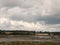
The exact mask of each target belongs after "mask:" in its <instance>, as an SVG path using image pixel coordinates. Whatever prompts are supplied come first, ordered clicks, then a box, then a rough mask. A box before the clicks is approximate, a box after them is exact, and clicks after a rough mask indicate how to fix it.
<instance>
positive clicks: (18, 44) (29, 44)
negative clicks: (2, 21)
mask: <svg viewBox="0 0 60 45" xmlns="http://www.w3.org/2000/svg"><path fill="white" fill-rule="evenodd" d="M0 45H60V42H39V41H15V42H0Z"/></svg>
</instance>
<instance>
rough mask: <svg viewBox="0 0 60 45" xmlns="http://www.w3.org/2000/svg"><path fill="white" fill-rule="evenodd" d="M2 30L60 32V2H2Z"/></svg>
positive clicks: (3, 0)
mask: <svg viewBox="0 0 60 45" xmlns="http://www.w3.org/2000/svg"><path fill="white" fill-rule="evenodd" d="M0 29H1V30H31V31H33V30H35V31H60V0H0Z"/></svg>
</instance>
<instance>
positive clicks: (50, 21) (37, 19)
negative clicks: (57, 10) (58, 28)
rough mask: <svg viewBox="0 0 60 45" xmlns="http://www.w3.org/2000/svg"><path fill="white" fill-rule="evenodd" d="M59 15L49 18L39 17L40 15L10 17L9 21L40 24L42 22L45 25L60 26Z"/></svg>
mask: <svg viewBox="0 0 60 45" xmlns="http://www.w3.org/2000/svg"><path fill="white" fill-rule="evenodd" d="M59 16H60V15H58V14H57V15H51V16H40V15H28V16H27V15H25V16H24V15H12V16H11V17H10V19H11V20H15V21H20V20H23V21H25V22H34V23H36V22H40V21H44V22H45V24H60V18H59Z"/></svg>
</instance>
